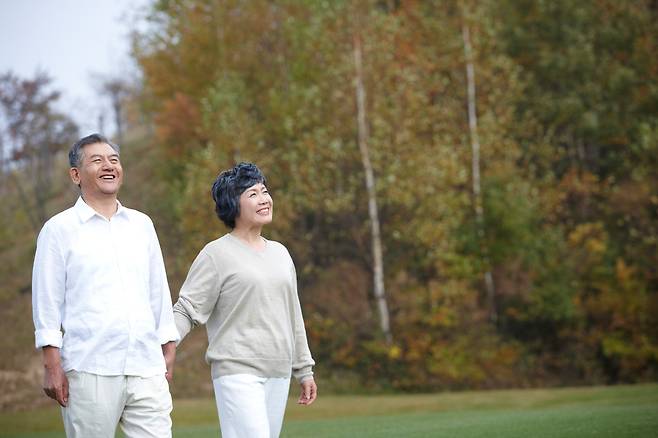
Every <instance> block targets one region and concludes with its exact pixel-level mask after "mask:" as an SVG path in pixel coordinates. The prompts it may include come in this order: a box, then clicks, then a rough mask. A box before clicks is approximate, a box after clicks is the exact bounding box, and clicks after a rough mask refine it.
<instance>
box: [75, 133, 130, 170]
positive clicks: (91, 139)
mask: <svg viewBox="0 0 658 438" xmlns="http://www.w3.org/2000/svg"><path fill="white" fill-rule="evenodd" d="M95 143H105V144H108V145H110V147H111V148H112V149H114V150H115V151H116V153H117V154H118V153H119V146H118V145H116V144H114V143H112V142H111V141H110V140H108V139H107V137H105V136H103V135H100V134H90V135H88V136H86V137H83V138H81V139H80V140H78V141H76V142H75V144H74V145H73V146H72V147H71V150H70V151H69V164H70V165H71V167H80V165H81V164H82V148H83V147H85V146H87V145H88V144H95Z"/></svg>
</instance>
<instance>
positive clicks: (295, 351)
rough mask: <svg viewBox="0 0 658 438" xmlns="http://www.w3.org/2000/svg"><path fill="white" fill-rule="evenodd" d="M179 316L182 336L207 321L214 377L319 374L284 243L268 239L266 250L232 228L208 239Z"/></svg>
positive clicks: (208, 358)
mask: <svg viewBox="0 0 658 438" xmlns="http://www.w3.org/2000/svg"><path fill="white" fill-rule="evenodd" d="M174 319H175V322H176V327H177V328H178V332H179V334H180V337H181V341H182V340H183V338H184V337H185V336H186V335H187V334H188V333H189V331H190V330H191V329H192V328H193V327H195V326H197V325H201V324H205V325H206V330H207V332H208V350H207V352H206V361H207V362H208V363H209V364H210V366H211V370H212V378H213V379H214V378H217V377H219V376H225V375H230V374H253V375H257V376H262V377H288V376H290V375H291V374H292V375H293V376H294V377H295V378H296V379H297V380H298V381H300V382H301V381H302V380H304V379H305V378H308V377H310V376H312V375H313V371H312V366H313V365H314V364H315V362H314V361H313V358H312V357H311V352H310V351H309V348H308V343H307V340H306V330H305V329H304V320H303V318H302V312H301V307H300V305H299V297H298V295H297V278H296V273H295V266H294V264H293V261H292V258H291V257H290V254H289V253H288V250H287V249H286V248H285V247H284V246H283V245H281V244H280V243H278V242H275V241H272V240H265V248H264V249H263V250H262V251H257V250H254V249H253V248H251V247H249V246H248V245H246V244H245V243H244V242H242V241H241V240H239V239H238V238H237V237H234V236H232V235H231V234H226V235H224V236H222V237H220V238H219V239H217V240H215V241H212V242H210V243H208V244H207V245H206V246H205V247H204V248H203V249H202V250H201V252H200V253H199V255H198V256H197V258H196V260H194V263H192V266H191V267H190V271H189V272H188V274H187V279H186V280H185V283H184V284H183V287H182V288H181V290H180V295H179V297H178V301H177V302H176V304H175V305H174ZM179 342H180V341H179Z"/></svg>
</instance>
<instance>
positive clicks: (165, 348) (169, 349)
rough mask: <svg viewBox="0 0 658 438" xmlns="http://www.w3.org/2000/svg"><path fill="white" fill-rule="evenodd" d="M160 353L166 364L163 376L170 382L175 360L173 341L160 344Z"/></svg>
mask: <svg viewBox="0 0 658 438" xmlns="http://www.w3.org/2000/svg"><path fill="white" fill-rule="evenodd" d="M162 355H163V356H164V359H165V365H166V366H167V372H166V373H165V377H166V378H167V382H169V383H171V381H172V380H173V379H174V362H175V361H176V343H175V342H174V341H170V342H167V343H166V344H163V345H162Z"/></svg>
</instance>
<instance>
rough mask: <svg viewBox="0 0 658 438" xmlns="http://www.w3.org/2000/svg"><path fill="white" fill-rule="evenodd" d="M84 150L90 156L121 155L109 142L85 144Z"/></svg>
mask: <svg viewBox="0 0 658 438" xmlns="http://www.w3.org/2000/svg"><path fill="white" fill-rule="evenodd" d="M82 152H83V153H84V154H85V155H88V156H92V155H105V156H111V155H116V156H119V153H118V152H117V151H116V150H114V148H113V147H112V146H110V145H109V144H107V143H91V144H88V145H85V146H83V147H82Z"/></svg>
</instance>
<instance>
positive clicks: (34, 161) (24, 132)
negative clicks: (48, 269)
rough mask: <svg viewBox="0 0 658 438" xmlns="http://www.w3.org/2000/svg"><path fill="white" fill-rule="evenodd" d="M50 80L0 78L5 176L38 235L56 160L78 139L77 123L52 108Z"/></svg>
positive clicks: (51, 190)
mask: <svg viewBox="0 0 658 438" xmlns="http://www.w3.org/2000/svg"><path fill="white" fill-rule="evenodd" d="M50 81H51V80H50V78H49V77H48V76H47V75H46V74H43V73H39V74H37V75H36V76H35V77H34V79H20V78H18V77H17V76H15V75H13V74H12V73H5V74H3V75H2V76H0V110H1V111H2V113H1V114H2V118H3V120H4V128H5V129H4V132H3V133H2V145H3V147H4V159H3V161H2V163H0V164H1V165H2V169H0V171H1V172H2V175H3V178H7V179H8V180H9V181H11V182H12V183H13V184H14V185H15V188H16V190H17V192H18V193H19V196H20V198H21V201H22V202H21V205H22V209H23V210H24V212H25V214H26V216H27V217H28V218H29V221H30V224H31V225H32V229H33V230H34V231H35V232H38V231H39V230H40V229H41V226H42V225H43V224H44V222H45V221H46V219H47V218H48V217H49V214H48V203H49V201H50V200H51V198H52V197H53V195H55V193H56V192H55V190H54V186H53V178H52V177H53V169H54V165H53V164H54V161H55V156H56V154H57V153H58V152H61V151H63V150H66V148H67V146H68V145H70V144H72V143H73V141H75V138H76V137H77V133H78V128H77V126H76V124H75V123H74V122H73V121H72V120H71V119H70V118H69V117H68V116H66V115H64V114H62V113H60V112H59V111H57V110H56V109H55V108H54V107H55V104H56V102H57V100H58V99H59V97H60V94H59V92H57V91H50V90H48V86H49V84H50Z"/></svg>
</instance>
